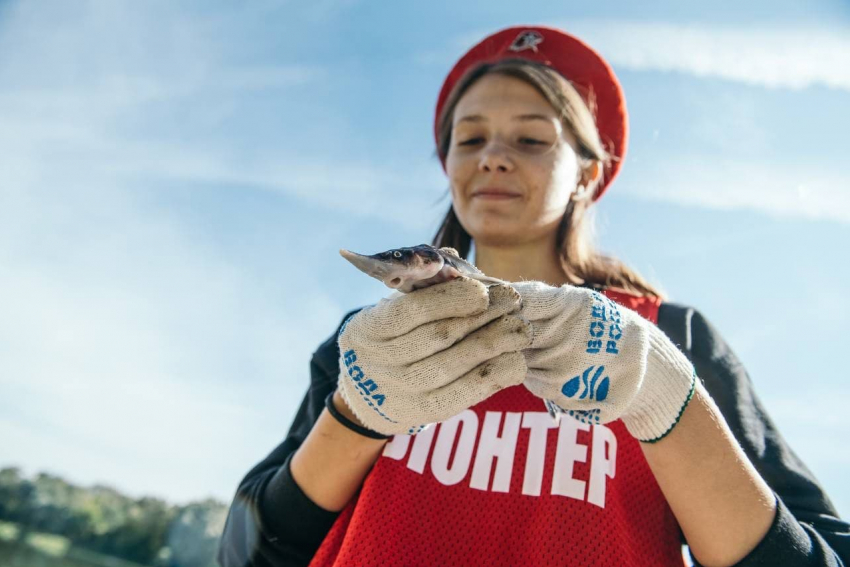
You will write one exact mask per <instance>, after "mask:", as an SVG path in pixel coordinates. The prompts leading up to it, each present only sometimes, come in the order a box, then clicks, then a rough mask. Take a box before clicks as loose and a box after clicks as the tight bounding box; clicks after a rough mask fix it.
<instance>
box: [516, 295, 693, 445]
mask: <svg viewBox="0 0 850 567" xmlns="http://www.w3.org/2000/svg"><path fill="white" fill-rule="evenodd" d="M511 285H512V287H513V288H514V289H516V290H517V291H518V292H519V293H520V295H521V296H522V302H523V305H522V310H521V312H520V314H521V315H522V316H523V317H525V318H526V319H527V320H528V321H529V322H530V323H531V328H532V343H531V346H530V347H529V348H527V349H526V350H525V351H524V352H525V356H526V362H527V364H528V375H527V377H526V380H525V382H524V384H525V386H526V388H528V389H529V390H530V391H531V392H532V393H534V394H535V395H537V396H539V397H541V398H543V399H544V400H547V402H546V403H547V407H549V408H550V410H553V409H555V410H560V411H562V412H563V413H567V414H569V415H572V416H574V417H576V418H578V419H580V420H582V421H585V422H589V423H607V422H610V421H614V420H616V419H622V420H623V423H624V424H625V425H626V427H627V428H628V430H629V432H630V433H631V434H632V436H633V437H635V438H637V439H639V440H640V441H644V442H654V441H657V440H659V439H661V438H662V437H664V436H665V435H666V434H667V433H669V432H670V431H671V430H672V429H673V427H674V426H675V425H676V423H678V421H679V418H680V417H681V415H682V412H684V411H685V407H686V406H687V405H688V402H689V401H690V399H691V397H692V396H693V392H694V386H695V383H696V375H695V372H694V367H693V365H692V364H691V362H690V361H689V360H688V359H687V358H686V357H685V355H684V354H682V353H681V352H680V351H679V349H677V348H676V347H675V345H673V343H671V342H670V340H669V339H668V338H667V336H666V335H664V333H663V332H662V331H661V330H659V329H658V328H657V327H656V326H655V325H653V324H652V323H650V322H649V321H647V320H646V319H644V318H643V317H641V316H640V315H638V314H637V313H635V312H634V311H631V310H629V309H626V308H625V307H622V306H620V305H617V304H616V303H614V302H613V301H611V300H610V299H608V298H607V297H605V296H604V295H602V294H600V293H598V292H596V291H593V290H589V289H585V288H579V287H574V286H568V285H565V286H562V287H552V286H549V285H546V284H544V283H541V282H519V283H514V284H511ZM553 406H554V408H553Z"/></svg>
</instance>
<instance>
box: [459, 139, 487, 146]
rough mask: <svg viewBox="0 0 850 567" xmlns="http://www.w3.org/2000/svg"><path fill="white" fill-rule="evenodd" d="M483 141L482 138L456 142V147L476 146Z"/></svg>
mask: <svg viewBox="0 0 850 567" xmlns="http://www.w3.org/2000/svg"><path fill="white" fill-rule="evenodd" d="M483 141H484V138H470V139H468V140H464V141H463V142H458V146H476V145H478V144H480V143H482V142H483Z"/></svg>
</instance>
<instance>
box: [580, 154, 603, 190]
mask: <svg viewBox="0 0 850 567" xmlns="http://www.w3.org/2000/svg"><path fill="white" fill-rule="evenodd" d="M601 180H602V162H601V161H597V160H593V161H591V162H590V163H589V164H588V166H587V167H585V168H584V171H582V174H581V184H582V185H584V186H585V187H596V184H597V183H599V181H601Z"/></svg>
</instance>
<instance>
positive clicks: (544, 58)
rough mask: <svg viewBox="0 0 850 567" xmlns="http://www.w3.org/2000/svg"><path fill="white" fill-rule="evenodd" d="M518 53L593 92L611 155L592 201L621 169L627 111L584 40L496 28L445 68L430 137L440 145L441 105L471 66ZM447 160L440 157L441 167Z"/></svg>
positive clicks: (540, 30) (547, 31) (532, 29)
mask: <svg viewBox="0 0 850 567" xmlns="http://www.w3.org/2000/svg"><path fill="white" fill-rule="evenodd" d="M514 58H523V59H530V60H532V61H537V62H539V63H544V64H545V65H548V66H549V67H552V68H553V69H555V70H556V71H558V72H559V73H560V74H561V75H563V76H564V77H565V78H566V79H568V80H569V81H570V82H571V83H573V85H575V86H577V87H578V88H579V92H580V93H582V94H583V95H586V94H587V93H588V92H590V91H592V92H593V95H594V99H595V103H596V127H597V129H598V130H599V136H600V138H601V140H602V144H603V145H604V146H605V149H606V150H608V152H609V153H610V154H611V156H612V158H614V159H612V160H611V163H610V165H609V166H608V167H606V168H605V171H604V174H605V175H604V178H603V181H602V183H600V184H599V186H598V187H597V188H596V194H595V195H594V196H593V200H594V201H595V200H597V199H599V197H601V196H602V194H603V193H604V192H605V190H606V189H607V188H608V186H609V185H610V184H611V182H612V181H613V180H614V178H615V177H616V176H617V172H619V171H620V165H621V164H622V163H623V158H624V157H625V155H626V141H627V139H628V114H627V112H626V99H625V96H624V95H623V89H622V87H621V86H620V82H619V81H618V80H617V77H616V76H615V75H614V71H613V70H612V69H611V66H610V65H608V63H607V62H606V61H605V60H604V59H602V56H601V55H599V54H598V53H597V52H596V51H594V50H593V49H591V48H590V47H589V46H588V45H587V44H585V43H584V42H583V41H581V40H579V39H578V38H576V37H573V36H571V35H569V34H566V33H564V32H562V31H561V30H558V29H555V28H549V27H545V26H523V27H512V28H507V29H504V30H501V31H498V32H496V33H494V34H492V35H490V36H488V37H486V38H485V39H484V40H483V41H481V42H480V43H479V44H478V45H476V46H475V47H473V48H472V49H470V50H469V51H467V52H466V55H464V56H463V57H461V58H460V60H459V61H458V62H457V63H456V64H455V66H454V68H453V69H452V70H451V72H449V75H448V76H447V77H446V81H445V82H444V83H443V88H442V89H440V96H439V98H438V99H437V110H436V113H435V115H434V138H435V140H437V143H438V144H439V129H440V125H439V120H440V113H441V112H442V111H443V105H445V103H446V99H447V98H448V97H449V94H450V93H451V92H452V89H453V88H454V86H455V84H456V83H457V82H458V80H459V79H460V78H461V77H463V75H464V74H465V73H466V72H467V71H468V70H469V69H471V68H472V67H475V66H476V65H478V64H480V63H495V62H496V61H501V60H502V59H514ZM445 167H446V164H445V161H443V169H445Z"/></svg>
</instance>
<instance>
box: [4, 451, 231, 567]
mask: <svg viewBox="0 0 850 567" xmlns="http://www.w3.org/2000/svg"><path fill="white" fill-rule="evenodd" d="M226 514H227V509H226V507H225V506H224V505H223V504H221V503H220V502H217V501H215V500H204V501H201V502H193V503H190V504H188V505H185V506H172V505H169V504H168V503H167V502H165V501H163V500H159V499H156V498H140V499H133V498H129V497H127V496H124V495H122V494H121V493H119V492H117V491H115V490H113V489H111V488H108V487H104V486H95V487H91V488H81V487H78V486H74V485H72V484H69V483H68V482H66V481H64V480H62V479H61V478H59V477H57V476H53V475H49V474H45V473H41V474H38V475H36V476H35V478H34V479H31V480H30V479H27V478H24V477H23V476H22V474H21V471H20V469H17V468H5V469H2V470H0V520H5V521H8V522H14V523H16V524H17V530H18V532H19V533H18V541H19V542H23V541H25V540H26V541H29V540H31V539H32V538H30V533H31V532H39V533H46V534H54V535H58V536H63V537H64V538H67V540H69V541H70V542H71V544H72V546H73V548H76V549H81V550H82V549H88V550H90V551H92V552H96V553H99V554H104V555H109V556H113V557H117V558H121V559H124V560H127V561H132V562H134V563H138V564H142V565H155V566H157V567H212V566H214V565H215V561H214V557H215V550H216V546H217V542H218V536H219V534H221V530H222V528H223V526H224V519H225V516H226ZM7 531H8V530H7ZM36 539H38V538H36ZM42 539H43V538H42ZM48 539H49V538H48ZM44 541H47V540H44Z"/></svg>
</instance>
